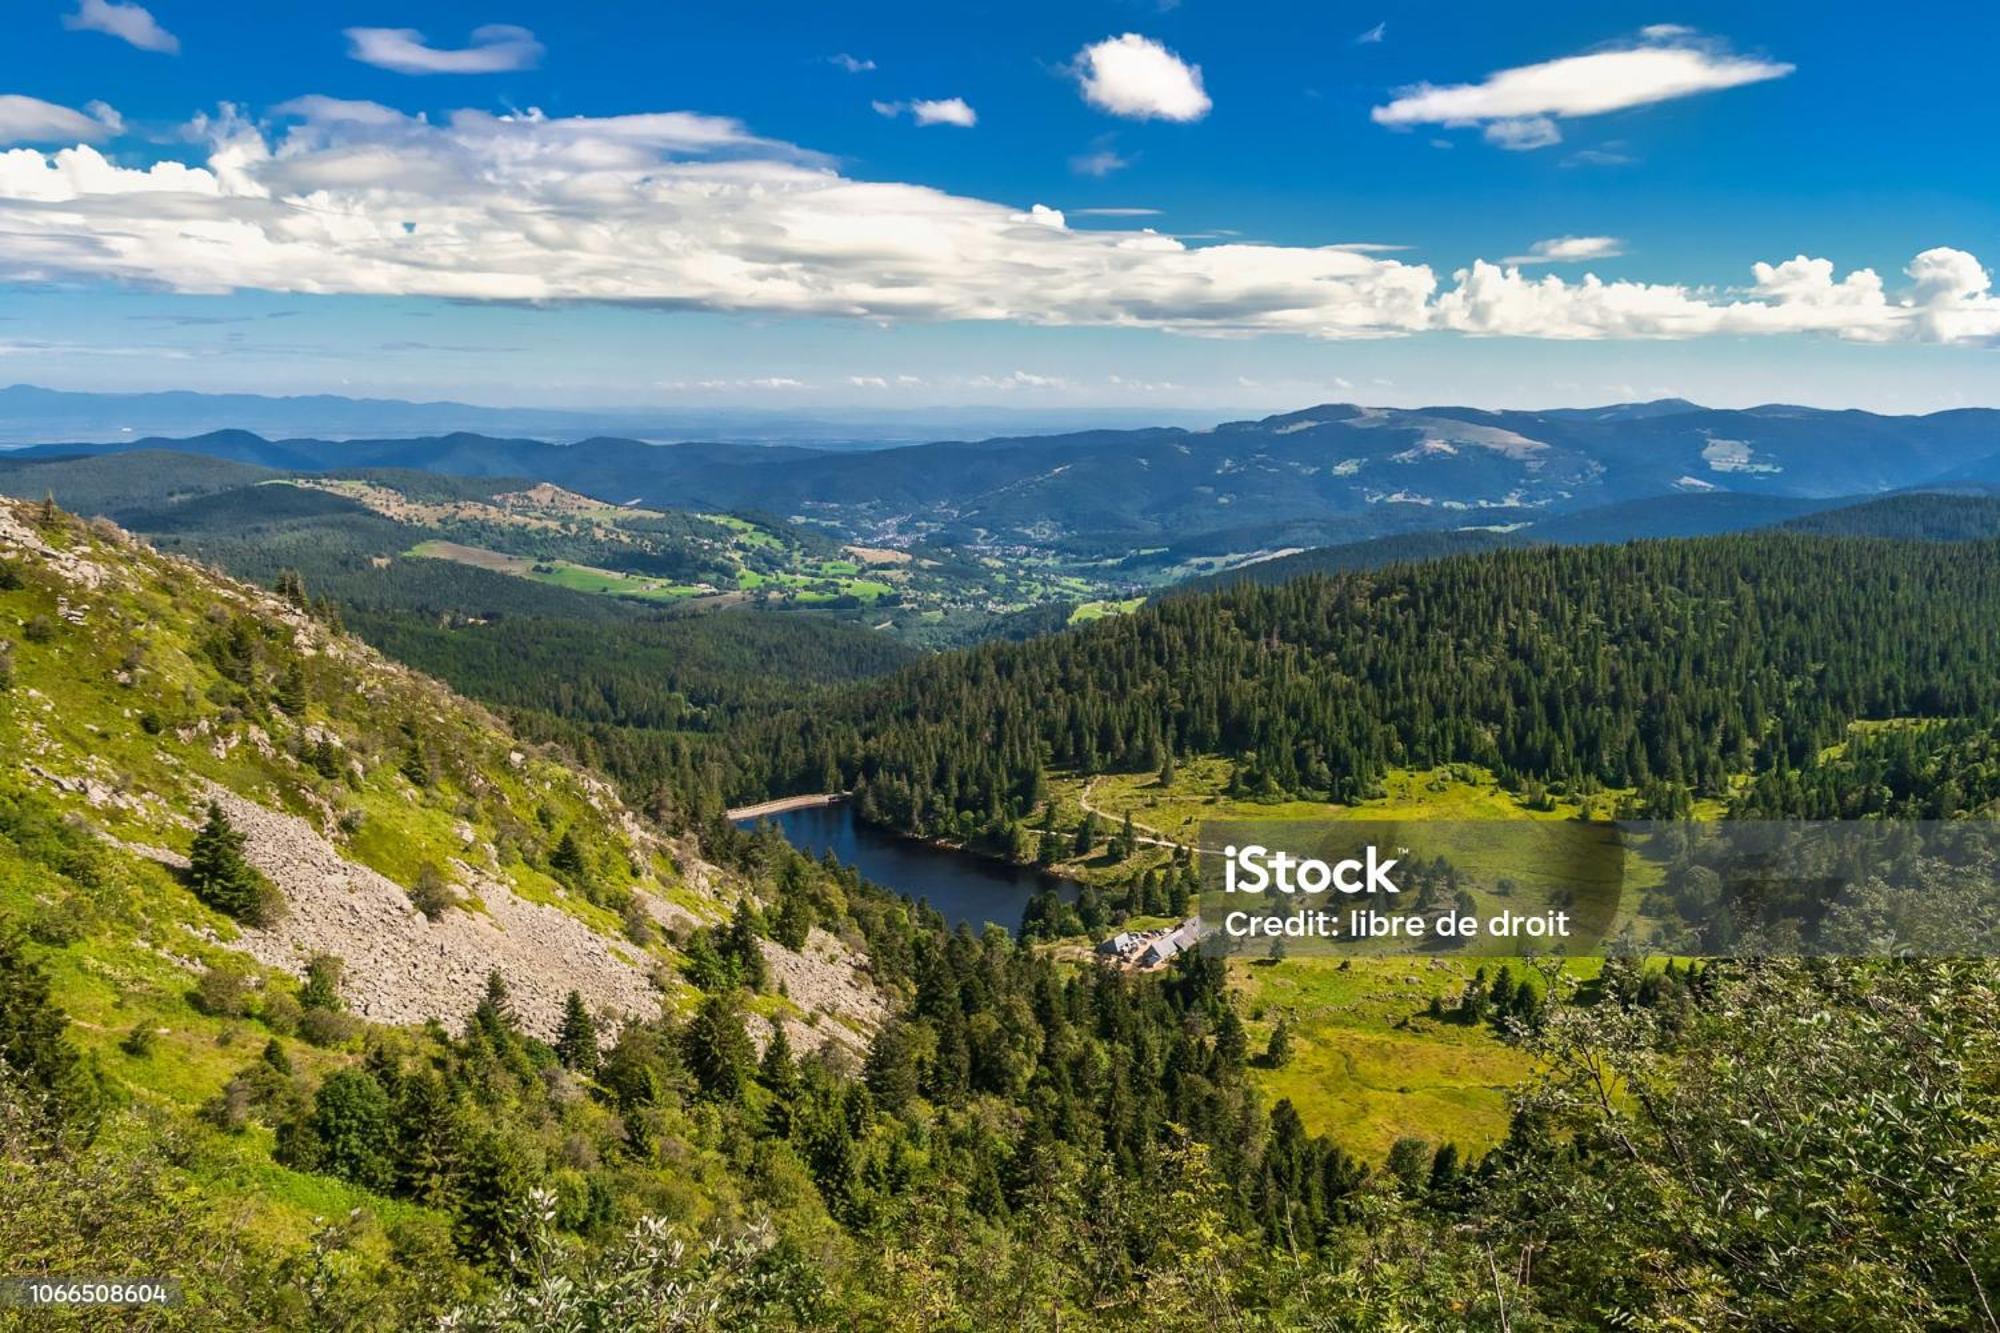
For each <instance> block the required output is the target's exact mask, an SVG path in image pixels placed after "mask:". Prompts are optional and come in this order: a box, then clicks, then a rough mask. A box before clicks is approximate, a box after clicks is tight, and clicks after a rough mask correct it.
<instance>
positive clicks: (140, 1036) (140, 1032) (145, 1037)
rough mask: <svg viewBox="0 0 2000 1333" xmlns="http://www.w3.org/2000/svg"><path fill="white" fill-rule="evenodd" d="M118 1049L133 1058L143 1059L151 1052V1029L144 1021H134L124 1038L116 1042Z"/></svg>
mask: <svg viewBox="0 0 2000 1333" xmlns="http://www.w3.org/2000/svg"><path fill="white" fill-rule="evenodd" d="M118 1049H119V1050H121V1051H123V1052H125V1054H127V1055H129V1056H131V1057H132V1058H133V1059H135V1060H143V1059H145V1058H146V1057H147V1056H149V1055H151V1054H152V1053H153V1029H152V1028H151V1027H149V1026H147V1025H146V1024H144V1023H134V1024H133V1025H132V1030H131V1031H130V1032H128V1033H126V1034H125V1039H124V1040H123V1041H121V1042H119V1043H118Z"/></svg>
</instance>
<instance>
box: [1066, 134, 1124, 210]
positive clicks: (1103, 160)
mask: <svg viewBox="0 0 2000 1333" xmlns="http://www.w3.org/2000/svg"><path fill="white" fill-rule="evenodd" d="M1131 165H1132V163H1131V161H1130V159H1128V158H1123V157H1120V156H1119V155H1118V154H1117V153H1116V152H1115V151H1114V150H1112V149H1109V148H1094V149H1092V150H1091V151H1090V152H1088V153H1078V154H1077V155H1076V156H1075V157H1072V158H1071V159H1070V160H1069V169H1070V170H1071V171H1074V172H1075V173H1076V174H1077V175H1079V176H1096V177H1099V178H1102V177H1105V176H1109V175H1110V174H1111V173H1112V172H1114V171H1123V170H1124V169H1125V168H1126V167H1129V166H1131ZM1100 216H1102V215H1100Z"/></svg>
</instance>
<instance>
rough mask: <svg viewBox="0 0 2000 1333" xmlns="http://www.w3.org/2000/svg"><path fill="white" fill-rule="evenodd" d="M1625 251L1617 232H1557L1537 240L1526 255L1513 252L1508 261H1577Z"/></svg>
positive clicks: (1518, 262)
mask: <svg viewBox="0 0 2000 1333" xmlns="http://www.w3.org/2000/svg"><path fill="white" fill-rule="evenodd" d="M1624 253H1625V242H1623V241H1621V240H1619V239H1618V238H1617V237H1616V236H1556V237H1552V238H1550V239H1549V240H1546V241H1536V242H1535V243H1534V244H1533V245H1531V246H1529V247H1528V253H1526V254H1525V255H1512V256H1509V257H1508V258H1507V259H1505V260H1504V261H1502V262H1503V263H1508V264H1580V263H1584V262H1586V261H1588V260H1592V259H1616V258H1617V257H1618V256H1620V255H1622V254H1624Z"/></svg>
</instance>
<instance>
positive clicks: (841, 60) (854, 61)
mask: <svg viewBox="0 0 2000 1333" xmlns="http://www.w3.org/2000/svg"><path fill="white" fill-rule="evenodd" d="M827 63H828V64H829V65H838V66H840V67H841V68H842V69H844V70H846V71H847V72H848V73H849V74H866V73H868V72H869V71H870V70H872V69H874V68H875V62H874V61H872V60H863V59H862V58H861V57H860V56H851V55H849V54H847V52H845V51H842V52H841V53H840V54H839V55H837V56H828V57H827Z"/></svg>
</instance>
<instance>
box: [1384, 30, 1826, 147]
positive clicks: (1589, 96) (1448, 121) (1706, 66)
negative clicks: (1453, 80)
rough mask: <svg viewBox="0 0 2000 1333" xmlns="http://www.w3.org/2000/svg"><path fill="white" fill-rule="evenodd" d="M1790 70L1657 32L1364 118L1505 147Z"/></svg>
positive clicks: (1394, 104) (1417, 93)
mask: <svg viewBox="0 0 2000 1333" xmlns="http://www.w3.org/2000/svg"><path fill="white" fill-rule="evenodd" d="M1792 69H1793V66H1791V65H1787V64H1781V63H1779V62H1776V61H1770V60H1759V59H1754V58H1751V57H1748V56H1738V55H1732V54H1730V53H1729V52H1728V51H1726V50H1724V49H1723V48H1722V47H1720V46H1719V45H1717V44H1716V43H1713V42H1707V41H1703V40H1702V39H1700V38H1699V37H1698V36H1697V35H1696V34H1694V33H1693V32H1691V31H1689V30H1688V29H1685V28H1680V27H1676V26H1673V25H1655V26H1654V27H1652V28H1648V29H1645V30H1643V31H1642V32H1641V33H1640V41H1639V42H1638V43H1637V44H1634V45H1630V46H1624V47H1619V48H1614V49H1611V50H1604V51H1594V52H1591V53H1589V54H1587V55H1579V56H1566V57H1564V58H1562V59H1560V60H1549V61H1545V62H1543V63H1541V64H1538V65H1523V66H1520V67H1519V68H1516V69H1503V70H1500V71H1498V72H1496V73H1493V74H1489V75H1487V76H1486V78H1485V79H1484V80H1482V81H1480V82H1478V83H1459V84H1451V85H1447V86H1444V87H1439V86H1437V85H1435V84H1429V83H1420V84H1417V85H1415V86H1414V87H1410V88H1403V89H1399V90H1398V92H1397V96H1396V97H1395V99H1394V100H1392V101H1390V102H1389V103H1387V104H1386V105H1383V106H1378V107H1376V108H1375V109H1374V110H1373V111H1372V112H1371V113H1370V115H1371V116H1372V117H1373V119H1374V121H1375V123H1376V124H1378V125H1390V126H1399V127H1401V126H1410V125H1452V126H1463V125H1483V126H1485V131H1486V137H1487V139H1488V141H1490V142H1492V143H1496V144H1499V145H1500V146H1501V147H1503V148H1539V147H1545V146H1547V145H1548V144H1552V143H1556V142H1559V141H1560V139H1561V138H1562V135H1561V132H1560V131H1559V130H1558V129H1557V127H1556V125H1555V123H1554V120H1553V119H1551V118H1562V117H1576V116H1595V115H1601V114H1603V113H1605V112H1608V111H1622V110H1625V109H1626V108H1629V107H1636V106H1647V105H1650V104H1652V103H1655V102H1665V101H1670V100H1672V99H1674V98H1679V97H1690V96H1693V95H1694V94H1696V93H1706V92H1715V91H1717V90H1719V89H1724V88H1736V87H1740V86H1742V85H1744V84H1748V83H1761V82H1763V81H1765V80H1767V79H1780V78H1783V77H1784V76H1785V75H1787V74H1790V73H1791V72H1792Z"/></svg>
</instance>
